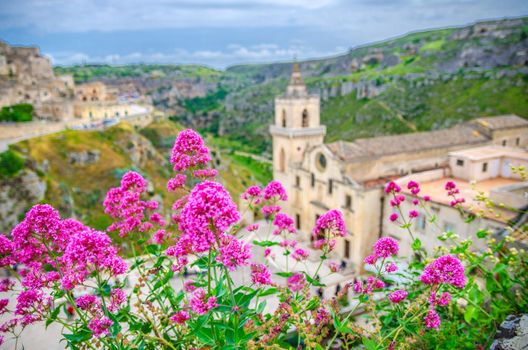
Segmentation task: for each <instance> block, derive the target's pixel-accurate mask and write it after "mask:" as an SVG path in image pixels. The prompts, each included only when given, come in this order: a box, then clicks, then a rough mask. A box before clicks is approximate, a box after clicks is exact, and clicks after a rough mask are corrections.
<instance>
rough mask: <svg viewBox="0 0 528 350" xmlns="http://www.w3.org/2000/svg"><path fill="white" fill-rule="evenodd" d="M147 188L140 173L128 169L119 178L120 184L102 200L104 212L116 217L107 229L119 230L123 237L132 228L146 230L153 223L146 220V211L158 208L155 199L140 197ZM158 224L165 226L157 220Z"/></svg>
mask: <svg viewBox="0 0 528 350" xmlns="http://www.w3.org/2000/svg"><path fill="white" fill-rule="evenodd" d="M146 190H147V181H146V180H145V179H144V178H143V176H141V175H140V174H138V173H136V172H134V171H129V172H127V173H126V174H125V175H123V178H122V179H121V185H120V186H119V187H115V188H112V189H110V190H109V191H108V192H107V194H106V198H105V200H104V203H103V204H104V207H105V213H107V214H108V215H110V216H111V217H112V218H114V219H117V221H115V222H114V223H112V224H111V225H110V226H109V227H108V231H114V230H118V231H119V236H121V237H124V236H126V235H127V234H129V233H130V232H132V231H134V230H138V231H140V232H146V231H148V230H150V229H151V228H152V227H153V226H154V224H153V223H151V222H149V221H148V220H146V217H147V215H146V211H147V210H155V209H157V208H158V203H157V202H156V201H144V200H141V199H140V197H141V195H143V194H144V193H145V192H146ZM156 224H157V225H158V226H165V222H163V221H159V222H157V223H156Z"/></svg>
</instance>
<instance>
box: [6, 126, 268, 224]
mask: <svg viewBox="0 0 528 350" xmlns="http://www.w3.org/2000/svg"><path fill="white" fill-rule="evenodd" d="M180 130H182V127H181V126H180V125H179V124H177V123H174V122H172V121H169V120H161V121H157V122H153V123H151V124H150V125H148V126H147V127H145V128H143V129H139V130H136V129H135V128H133V127H132V126H130V125H129V124H126V123H121V124H118V125H116V126H113V127H111V128H109V129H107V130H104V131H73V130H68V131H64V132H61V133H58V134H54V135H49V136H44V137H39V138H34V139H31V140H28V141H24V142H21V143H18V144H15V145H13V146H12V147H11V150H10V151H8V152H4V153H3V154H0V159H1V160H3V159H4V158H6V159H8V160H9V159H11V161H10V162H12V159H15V160H18V159H23V161H22V162H21V163H20V162H18V163H17V164H18V165H17V168H16V169H12V170H11V171H9V172H5V173H4V172H2V173H1V174H0V222H1V226H0V232H2V231H7V230H9V229H10V228H12V226H13V225H14V224H15V223H16V222H17V220H18V219H19V218H20V216H21V215H23V213H24V212H25V210H27V208H29V207H30V206H31V205H33V204H35V203H37V202H46V203H51V204H52V205H53V206H55V207H56V208H58V209H59V210H60V211H61V214H62V215H64V216H74V217H77V218H79V219H82V221H83V222H85V223H87V224H89V225H91V226H92V227H95V228H97V229H105V228H106V227H107V226H108V224H109V222H110V218H109V217H108V216H107V215H106V214H104V211H103V206H102V202H103V200H104V198H105V195H106V191H107V190H108V189H109V188H111V187H115V186H117V185H118V183H119V181H120V178H121V176H122V175H123V174H124V173H125V172H126V171H128V170H135V171H138V172H140V173H141V174H142V175H144V176H145V177H146V178H147V179H148V180H149V192H150V193H151V194H153V193H158V194H162V195H163V197H157V198H156V199H157V200H159V201H160V202H161V203H162V204H163V207H164V208H170V207H171V205H172V203H173V201H174V200H175V199H176V198H177V195H174V194H169V193H167V192H166V191H165V186H166V182H167V180H168V179H169V178H170V176H171V175H172V170H171V167H170V164H169V163H168V152H170V149H171V147H172V144H173V143H174V139H175V137H176V135H177V133H178V132H179V131H180ZM208 143H209V144H211V146H212V147H211V149H212V153H213V155H214V161H215V164H217V168H218V169H219V171H220V176H219V180H220V181H221V182H223V183H224V184H225V186H226V187H227V189H228V190H229V191H230V192H231V194H232V195H233V197H234V198H237V197H238V196H239V195H240V194H241V193H242V191H243V190H244V189H245V187H247V186H249V184H253V183H260V184H263V183H265V182H267V181H269V180H270V178H271V173H270V169H269V166H268V165H266V164H262V163H260V162H257V161H255V160H253V159H251V158H249V157H246V156H240V155H236V154H234V153H233V152H232V149H231V146H230V145H227V144H225V143H224V142H223V141H219V140H217V139H215V138H211V139H210V140H208ZM4 154H5V155H7V156H4ZM252 174H255V175H252ZM166 213H168V211H167V212H166Z"/></svg>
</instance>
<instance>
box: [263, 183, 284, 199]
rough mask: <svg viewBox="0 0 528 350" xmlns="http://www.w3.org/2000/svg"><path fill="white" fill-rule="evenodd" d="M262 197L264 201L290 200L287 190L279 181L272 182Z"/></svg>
mask: <svg viewBox="0 0 528 350" xmlns="http://www.w3.org/2000/svg"><path fill="white" fill-rule="evenodd" d="M262 197H263V198H264V200H270V199H273V200H274V201H277V200H281V201H283V202H285V201H287V200H288V195H287V194H286V190H285V189H284V187H283V186H282V184H281V183H280V182H279V181H275V180H274V181H271V182H270V183H269V184H268V185H267V186H266V187H265V188H264V190H263V195H262Z"/></svg>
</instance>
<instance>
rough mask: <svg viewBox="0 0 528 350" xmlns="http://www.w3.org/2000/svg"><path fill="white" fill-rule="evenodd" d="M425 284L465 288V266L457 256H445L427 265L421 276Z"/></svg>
mask: <svg viewBox="0 0 528 350" xmlns="http://www.w3.org/2000/svg"><path fill="white" fill-rule="evenodd" d="M420 280H421V281H422V282H423V283H425V284H434V285H437V284H441V283H446V284H451V285H453V286H455V287H457V288H464V286H465V285H466V276H465V275H464V266H462V263H461V262H460V260H459V259H458V258H457V257H456V256H452V255H444V256H441V257H439V258H438V259H436V260H434V261H433V262H432V263H430V264H429V265H427V266H426V267H425V269H424V272H423V273H422V275H421V276H420Z"/></svg>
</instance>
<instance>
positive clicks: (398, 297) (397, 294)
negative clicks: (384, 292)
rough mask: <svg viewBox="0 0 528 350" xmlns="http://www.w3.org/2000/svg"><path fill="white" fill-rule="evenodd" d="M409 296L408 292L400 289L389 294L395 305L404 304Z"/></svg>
mask: <svg viewBox="0 0 528 350" xmlns="http://www.w3.org/2000/svg"><path fill="white" fill-rule="evenodd" d="M408 294H409V293H407V291H406V290H403V289H398V290H396V291H394V292H392V293H390V294H389V300H390V301H391V302H393V303H394V304H398V303H400V302H402V301H403V300H404V299H405V298H407V295H408Z"/></svg>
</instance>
